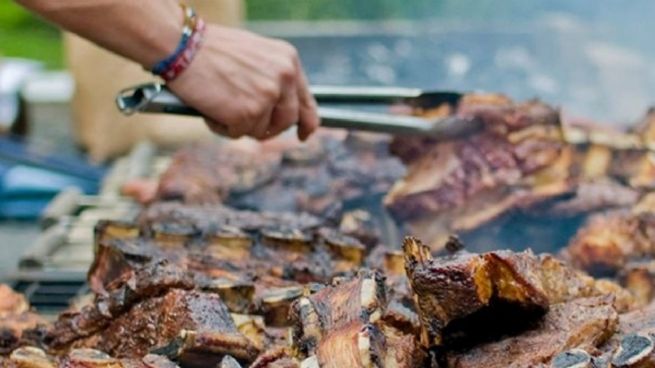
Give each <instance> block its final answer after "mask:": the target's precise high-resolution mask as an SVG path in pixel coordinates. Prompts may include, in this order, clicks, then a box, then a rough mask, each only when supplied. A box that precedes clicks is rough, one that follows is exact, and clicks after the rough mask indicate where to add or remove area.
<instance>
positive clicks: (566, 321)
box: [447, 296, 618, 368]
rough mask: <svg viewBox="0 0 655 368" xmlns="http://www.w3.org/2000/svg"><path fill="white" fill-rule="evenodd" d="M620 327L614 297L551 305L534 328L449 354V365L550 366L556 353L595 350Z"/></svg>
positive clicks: (461, 366) (490, 366)
mask: <svg viewBox="0 0 655 368" xmlns="http://www.w3.org/2000/svg"><path fill="white" fill-rule="evenodd" d="M617 326H618V314H617V313H616V311H615V310H614V307H613V306H612V300H611V297H607V296H605V297H593V298H580V299H575V300H573V301H570V302H566V303H559V304H554V305H552V306H551V307H550V310H549V311H548V313H546V315H545V316H544V318H543V319H542V320H540V321H539V323H538V325H537V326H536V327H535V328H534V329H532V330H529V331H526V332H524V333H522V334H520V335H518V336H512V337H506V338H503V339H501V340H499V341H495V342H490V343H487V344H483V345H480V346H477V347H474V348H472V349H469V350H464V351H461V352H457V353H451V354H449V355H448V357H447V361H448V365H447V366H448V367H452V368H466V367H471V368H473V367H489V368H496V367H497V368H506V367H516V368H519V367H538V366H540V365H541V364H543V365H544V366H549V365H548V364H549V363H550V362H551V360H552V359H553V358H554V357H555V356H556V355H558V354H560V353H562V352H565V351H567V350H569V349H574V348H578V349H584V350H589V351H593V350H594V349H595V348H596V347H599V346H601V345H602V344H603V343H605V342H606V341H607V340H608V339H609V338H610V337H611V336H612V334H613V333H614V332H615V331H616V329H617Z"/></svg>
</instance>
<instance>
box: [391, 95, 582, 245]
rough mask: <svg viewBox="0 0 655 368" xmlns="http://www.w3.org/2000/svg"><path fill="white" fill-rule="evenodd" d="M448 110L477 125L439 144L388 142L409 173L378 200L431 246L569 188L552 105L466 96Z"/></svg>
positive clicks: (566, 159) (419, 140) (406, 140)
mask: <svg viewBox="0 0 655 368" xmlns="http://www.w3.org/2000/svg"><path fill="white" fill-rule="evenodd" d="M455 114H456V115H458V116H460V117H462V118H468V119H475V120H479V121H480V122H481V123H482V126H483V129H482V131H480V132H478V133H476V134H474V135H471V136H467V137H466V138H462V139H454V140H449V141H446V142H436V141H434V140H431V139H426V138H400V139H397V140H396V142H394V144H393V145H392V149H393V150H394V152H396V153H398V154H399V155H400V156H401V158H403V160H404V162H405V163H406V164H407V165H408V174H407V175H406V176H405V178H404V179H403V180H401V181H399V182H397V183H396V184H395V185H394V187H393V188H392V190H391V191H390V192H389V193H388V194H387V196H386V198H385V204H386V206H387V207H388V208H389V209H390V210H391V212H392V213H393V215H394V216H395V217H396V218H397V219H399V220H401V221H407V222H408V223H409V229H410V231H411V233H412V234H415V235H417V236H419V237H421V238H423V239H427V240H428V241H429V243H430V244H431V245H434V246H435V247H436V246H438V245H441V243H442V241H443V240H444V239H445V237H446V236H447V235H448V234H449V233H450V232H452V231H465V230H471V229H474V228H476V227H478V226H480V225H481V224H484V223H486V222H488V221H489V220H491V219H494V218H496V217H498V216H499V215H501V214H503V213H505V212H507V211H508V210H510V209H513V208H518V207H521V206H527V205H529V204H532V203H534V202H538V201H542V200H544V199H546V198H551V197H553V196H556V195H559V194H562V193H565V192H566V191H568V190H569V189H570V186H569V184H568V183H567V178H568V175H569V173H568V165H569V162H570V160H571V150H570V149H569V148H568V147H567V146H566V145H565V144H564V143H563V136H562V131H561V127H560V118H559V114H558V112H557V111H556V110H554V109H552V108H550V107H549V106H547V105H544V104H542V103H539V102H536V101H530V102H527V103H523V104H515V103H513V102H512V101H510V100H509V99H506V98H504V97H502V96H497V95H489V96H476V95H471V96H467V97H465V98H464V100H463V101H462V102H461V104H460V107H459V108H458V110H457V111H456V112H455ZM410 146H411V147H413V148H412V149H407V148H405V147H410ZM416 147H418V149H417V148H416Z"/></svg>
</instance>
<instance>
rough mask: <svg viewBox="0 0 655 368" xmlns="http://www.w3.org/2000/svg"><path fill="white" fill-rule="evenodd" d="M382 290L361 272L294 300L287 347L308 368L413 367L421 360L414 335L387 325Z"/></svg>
mask: <svg viewBox="0 0 655 368" xmlns="http://www.w3.org/2000/svg"><path fill="white" fill-rule="evenodd" d="M386 294H387V293H386V288H385V285H384V282H383V280H382V278H381V277H380V275H379V274H377V273H375V272H370V271H362V272H360V274H359V275H358V276H357V277H356V278H353V279H350V280H341V281H338V282H337V284H335V285H333V286H331V287H327V288H325V289H323V290H321V291H319V292H317V293H316V294H313V295H311V296H308V297H303V298H301V299H299V300H297V301H296V302H295V303H294V304H293V306H292V311H291V317H290V318H291V319H292V320H293V322H294V328H293V329H294V332H293V346H294V349H295V350H296V351H297V352H298V354H299V355H300V356H301V357H305V360H304V361H303V363H302V364H303V366H308V367H355V366H357V367H386V366H395V367H413V366H416V365H418V364H420V362H421V361H422V359H423V352H422V350H421V348H420V347H419V346H418V344H417V343H416V339H415V336H414V335H413V334H412V333H411V331H410V332H408V331H403V330H399V329H397V328H395V327H393V326H391V325H390V324H387V323H386V322H385V321H384V320H383V319H381V317H382V315H383V314H384V312H385V309H386V304H387V300H386Z"/></svg>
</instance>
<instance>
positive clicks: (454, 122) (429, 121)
mask: <svg viewBox="0 0 655 368" xmlns="http://www.w3.org/2000/svg"><path fill="white" fill-rule="evenodd" d="M312 93H313V94H314V97H315V98H316V100H317V101H318V102H319V103H320V104H349V105H353V104H357V105H362V104H389V105H390V104H404V105H409V106H412V107H420V108H426V109H429V108H434V107H437V106H440V105H442V104H450V105H453V106H455V105H457V103H458V102H459V100H460V98H461V97H462V95H461V94H460V93H456V92H439V91H423V90H420V89H412V88H396V87H332V86H314V87H312ZM116 104H117V105H118V108H119V110H120V111H121V112H123V113H124V114H126V115H131V114H134V113H136V112H150V113H166V114H179V115H190V116H201V114H200V113H199V112H198V111H196V110H194V109H193V108H191V107H189V106H187V105H185V104H184V103H183V102H182V101H180V99H178V98H177V97H176V96H175V95H174V94H173V93H172V92H171V91H169V90H168V88H166V86H164V85H161V84H157V83H150V84H143V85H139V86H135V87H132V88H128V89H125V90H123V91H121V92H120V93H119V94H118V96H117V97H116ZM318 113H319V116H320V117H321V126H323V127H329V128H344V129H353V130H364V131H371V132H380V133H390V134H405V135H427V136H433V137H439V138H449V137H453V136H460V135H462V134H466V133H468V132H470V131H472V130H475V129H477V128H478V127H479V124H478V122H477V121H475V120H467V119H463V118H459V117H456V116H448V117H441V118H419V117H414V116H405V115H391V114H385V113H374V112H365V111H359V110H350V109H343V108H333V107H320V108H319V111H318Z"/></svg>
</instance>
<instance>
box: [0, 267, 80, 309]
mask: <svg viewBox="0 0 655 368" xmlns="http://www.w3.org/2000/svg"><path fill="white" fill-rule="evenodd" d="M5 282H6V283H8V284H9V285H10V286H12V287H13V288H14V290H16V291H17V292H19V293H22V294H24V295H25V297H26V298H27V300H28V301H29V303H30V305H31V306H32V308H34V309H35V310H36V311H37V312H38V313H40V314H43V315H45V316H54V315H57V314H58V313H59V312H61V311H63V310H64V309H66V308H68V307H69V305H70V303H71V301H72V300H75V299H76V298H79V297H81V296H83V295H85V294H87V293H89V287H88V285H87V284H86V280H85V278H84V275H83V274H73V273H65V272H57V271H51V272H34V273H18V274H15V275H12V276H10V277H9V278H8V279H7V280H5Z"/></svg>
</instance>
